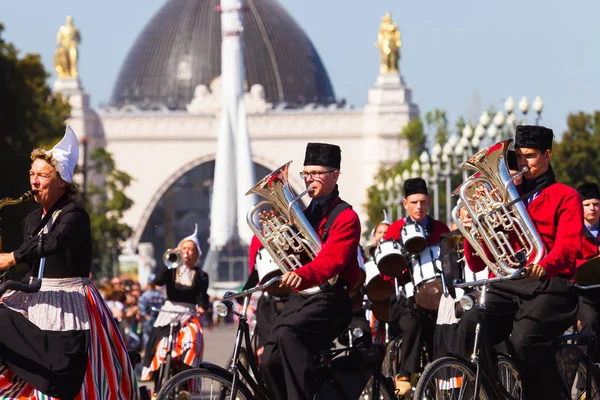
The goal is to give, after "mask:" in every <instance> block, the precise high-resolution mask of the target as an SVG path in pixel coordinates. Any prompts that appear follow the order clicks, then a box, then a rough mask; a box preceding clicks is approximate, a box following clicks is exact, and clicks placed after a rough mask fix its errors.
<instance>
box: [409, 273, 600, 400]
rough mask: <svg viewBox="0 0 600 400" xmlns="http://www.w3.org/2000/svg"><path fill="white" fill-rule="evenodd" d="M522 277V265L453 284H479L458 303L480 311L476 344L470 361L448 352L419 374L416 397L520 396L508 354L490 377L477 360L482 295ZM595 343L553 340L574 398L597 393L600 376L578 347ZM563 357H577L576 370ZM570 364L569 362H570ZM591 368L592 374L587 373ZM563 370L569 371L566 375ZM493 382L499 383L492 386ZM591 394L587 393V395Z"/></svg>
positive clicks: (588, 338) (590, 336) (579, 337)
mask: <svg viewBox="0 0 600 400" xmlns="http://www.w3.org/2000/svg"><path fill="white" fill-rule="evenodd" d="M523 277H525V271H524V268H521V269H519V270H517V271H515V272H514V273H513V274H511V275H508V276H505V277H497V278H491V279H482V280H477V281H472V282H464V283H458V282H455V283H454V286H456V287H460V288H463V287H474V286H481V292H480V295H479V297H478V298H477V299H473V296H472V295H468V296H467V297H463V299H461V305H462V306H463V308H464V309H465V310H468V309H470V308H472V307H477V309H478V310H479V313H478V319H477V325H476V329H475V344H474V349H473V353H472V356H471V358H470V360H465V359H463V358H461V357H458V356H456V355H449V356H446V357H442V358H439V359H437V360H435V361H433V362H432V363H431V364H429V366H428V367H427V368H426V369H425V371H424V372H423V374H422V375H421V379H419V382H418V384H417V388H416V390H415V396H414V399H415V400H421V399H423V400H425V399H427V400H433V399H436V400H441V399H452V400H460V399H473V398H474V399H482V400H484V399H485V400H487V399H490V400H495V399H497V398H505V399H509V400H519V399H521V398H522V390H521V384H520V379H519V374H518V371H517V369H516V367H515V365H514V363H513V362H512V361H511V359H510V357H508V356H506V355H501V356H500V357H499V359H498V367H499V368H498V376H497V377H492V376H489V373H488V372H486V370H485V369H484V368H482V365H481V363H480V359H479V356H478V355H477V354H478V349H479V347H480V346H481V345H482V343H481V340H482V339H481V335H480V331H481V329H482V326H483V325H484V324H485V314H484V312H483V309H484V308H485V294H486V291H487V288H488V286H489V284H490V283H493V282H499V281H503V280H509V279H516V278H523ZM594 343H595V335H594V333H587V334H570V335H564V336H561V337H559V338H557V339H555V340H554V342H553V348H554V350H555V354H557V356H558V362H559V372H561V375H562V376H563V380H564V383H565V387H566V389H567V390H570V392H571V396H572V398H573V399H581V400H583V399H586V398H587V399H596V398H598V394H599V393H600V391H599V388H600V378H599V377H598V375H597V373H596V372H595V371H594V370H593V369H592V368H591V366H592V364H591V352H588V354H587V355H584V354H583V352H582V351H581V349H580V346H581V345H582V344H583V345H585V346H587V347H588V348H591V346H593V345H594ZM584 356H585V357H587V362H586V363H584V362H583V357H584ZM566 357H570V358H571V359H574V360H576V361H577V362H576V365H575V369H574V370H573V368H572V364H573V363H568V362H564V363H563V364H564V365H565V366H570V367H571V368H569V370H570V371H567V368H563V369H562V370H561V368H560V361H561V360H564V359H565V358H566ZM569 364H570V365H569ZM588 371H592V373H591V374H590V373H588ZM566 372H570V373H569V374H568V376H565V375H567V374H566ZM579 379H584V380H585V382H586V387H585V390H581V391H579V392H576V391H575V386H576V385H577V382H578V380H579ZM493 382H499V383H500V385H495V384H493ZM588 394H590V396H588Z"/></svg>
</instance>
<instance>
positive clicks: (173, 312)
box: [150, 306, 200, 315]
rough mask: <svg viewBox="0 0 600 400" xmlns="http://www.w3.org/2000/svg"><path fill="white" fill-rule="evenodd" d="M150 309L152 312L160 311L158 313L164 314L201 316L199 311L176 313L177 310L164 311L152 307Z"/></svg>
mask: <svg viewBox="0 0 600 400" xmlns="http://www.w3.org/2000/svg"><path fill="white" fill-rule="evenodd" d="M150 309H151V310H152V311H158V312H164V313H170V314H181V315H196V314H200V312H199V311H196V310H194V311H176V310H163V309H161V308H158V307H154V306H152V307H150Z"/></svg>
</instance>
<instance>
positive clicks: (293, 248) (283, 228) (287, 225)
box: [246, 161, 337, 294]
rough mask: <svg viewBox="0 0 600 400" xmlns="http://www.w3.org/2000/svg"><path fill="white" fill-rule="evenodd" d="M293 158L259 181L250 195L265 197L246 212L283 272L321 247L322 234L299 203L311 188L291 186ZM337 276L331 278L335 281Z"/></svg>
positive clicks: (248, 219)
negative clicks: (296, 189) (261, 213)
mask: <svg viewBox="0 0 600 400" xmlns="http://www.w3.org/2000/svg"><path fill="white" fill-rule="evenodd" d="M291 163H292V162H291V161H289V162H287V163H286V164H284V165H283V166H281V167H280V168H277V169H276V170H275V171H273V172H271V173H270V174H269V175H267V176H266V177H264V178H263V179H262V180H261V181H259V182H258V183H257V184H256V185H254V187H252V189H250V190H248V192H247V193H246V195H249V194H258V195H260V196H262V197H264V198H265V199H266V200H263V201H261V202H259V203H258V204H256V205H255V206H254V207H253V208H252V209H251V210H250V211H248V214H247V215H246V221H247V222H248V225H249V226H250V229H252V231H253V232H254V234H255V235H256V237H257V238H258V240H259V241H260V242H261V244H262V245H263V246H264V247H265V249H267V251H268V253H269V255H270V256H271V257H272V258H273V261H274V262H275V263H276V264H277V266H278V267H279V269H280V270H281V271H282V272H284V273H285V272H290V271H293V270H295V269H298V268H300V267H301V266H302V265H303V264H304V263H306V262H308V261H310V260H313V259H314V258H315V257H316V256H317V254H318V253H319V251H320V250H321V246H322V243H321V238H320V237H319V236H318V235H317V233H316V232H315V231H314V229H313V227H312V226H311V225H310V223H309V222H308V219H307V218H306V216H305V215H304V213H303V212H302V208H301V207H300V206H299V205H298V201H299V200H300V199H301V198H302V197H303V196H304V195H305V194H307V193H308V192H309V191H310V190H311V188H308V189H307V190H306V191H304V192H302V193H301V194H300V195H298V196H296V195H295V194H294V192H293V190H292V189H291V188H290V186H289V182H288V171H289V166H290V164H291ZM267 207H270V208H272V210H273V212H267V213H266V215H264V216H263V217H261V218H260V224H257V223H256V222H255V221H258V218H257V217H256V213H257V212H258V211H259V210H260V209H263V210H264V209H265V208H267ZM336 280H337V277H335V278H332V279H330V280H329V282H330V283H331V284H335V281H336ZM319 291H320V289H319V287H313V288H310V289H307V290H304V291H302V293H303V294H315V293H318V292H319Z"/></svg>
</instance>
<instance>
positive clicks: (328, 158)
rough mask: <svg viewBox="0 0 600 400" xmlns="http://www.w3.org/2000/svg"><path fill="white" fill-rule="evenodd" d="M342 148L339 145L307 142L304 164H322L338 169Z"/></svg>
mask: <svg viewBox="0 0 600 400" xmlns="http://www.w3.org/2000/svg"><path fill="white" fill-rule="evenodd" d="M341 161H342V150H341V149H340V146H336V145H335V144H327V143H309V144H307V145H306V154H305V156H304V165H322V166H324V167H329V168H334V169H340V164H341Z"/></svg>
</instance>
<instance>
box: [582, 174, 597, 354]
mask: <svg viewBox="0 0 600 400" xmlns="http://www.w3.org/2000/svg"><path fill="white" fill-rule="evenodd" d="M577 191H578V192H579V196H581V200H582V202H583V218H584V223H583V225H584V226H585V229H584V230H583V242H582V244H581V253H582V254H581V256H582V259H581V260H577V266H578V267H579V266H580V265H581V264H583V263H585V262H586V261H587V260H589V259H591V258H594V257H597V256H598V255H600V252H599V251H598V249H599V247H600V240H598V238H599V237H600V189H599V188H598V185H597V184H595V183H584V184H583V185H581V186H579V187H578V188H577ZM599 312H600V289H592V290H580V291H579V311H577V320H578V321H579V324H580V331H581V332H596V333H598V332H600V314H599ZM594 362H595V363H597V362H600V346H598V345H596V351H595V352H594Z"/></svg>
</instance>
